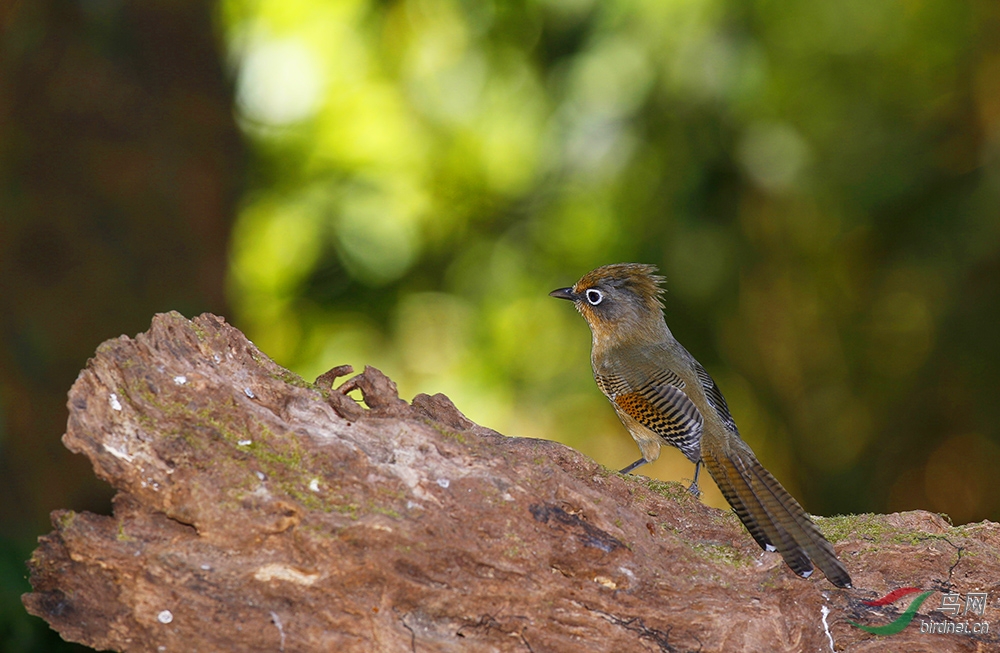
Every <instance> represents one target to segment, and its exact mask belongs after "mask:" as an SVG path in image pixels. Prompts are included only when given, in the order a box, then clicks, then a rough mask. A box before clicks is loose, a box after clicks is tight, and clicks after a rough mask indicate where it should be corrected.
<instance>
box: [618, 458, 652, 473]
mask: <svg viewBox="0 0 1000 653" xmlns="http://www.w3.org/2000/svg"><path fill="white" fill-rule="evenodd" d="M646 462H648V461H647V460H646V459H645V458H640V459H639V460H637V461H635V462H634V463H632V464H631V465H629V466H628V467H626V468H625V469H623V470H622V471H620V472H618V473H619V474H628V473H629V472H631V471H632V470H633V469H635V468H636V467H641V466H642V465H645V464H646Z"/></svg>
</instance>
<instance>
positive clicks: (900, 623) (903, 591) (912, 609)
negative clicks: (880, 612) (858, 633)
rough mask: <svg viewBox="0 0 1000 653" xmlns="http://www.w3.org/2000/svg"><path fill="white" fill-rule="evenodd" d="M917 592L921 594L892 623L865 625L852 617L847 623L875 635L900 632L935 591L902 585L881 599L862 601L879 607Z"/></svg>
mask: <svg viewBox="0 0 1000 653" xmlns="http://www.w3.org/2000/svg"><path fill="white" fill-rule="evenodd" d="M917 593H920V596H918V597H917V598H915V599H913V601H911V602H910V605H909V606H908V607H907V608H906V610H904V611H903V614H901V615H899V616H898V617H896V619H895V621H892V622H891V623H887V624H885V625H884V626H865V625H863V624H859V623H856V622H854V621H851V620H850V619H848V620H847V623H849V624H851V625H852V626H857V627H858V628H860V629H861V630H864V631H866V632H869V633H872V634H874V635H895V634H896V633H898V632H899V631H901V630H903V629H904V628H906V627H907V626H909V625H910V622H911V621H913V617H914V615H916V614H917V610H919V609H920V606H921V604H923V602H924V601H926V600H927V597H928V596H930V595H931V594H933V593H934V592H933V590H930V591H922V590H921V589H920V588H919V587H900V588H899V589H897V590H893V591H891V592H889V593H888V594H886V595H885V596H883V597H882V598H880V599H876V600H874V601H862V603H864V604H865V605H867V606H871V607H873V608H879V607H882V606H883V605H889V604H890V603H895V602H896V601H898V600H899V599H901V598H903V597H904V596H910V595H912V594H917Z"/></svg>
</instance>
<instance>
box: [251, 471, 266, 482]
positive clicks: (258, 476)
mask: <svg viewBox="0 0 1000 653" xmlns="http://www.w3.org/2000/svg"><path fill="white" fill-rule="evenodd" d="M254 474H256V475H257V478H259V479H260V480H262V481H263V480H264V479H266V478H267V477H266V476H264V472H254Z"/></svg>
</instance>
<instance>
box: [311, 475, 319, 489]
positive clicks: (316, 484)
mask: <svg viewBox="0 0 1000 653" xmlns="http://www.w3.org/2000/svg"><path fill="white" fill-rule="evenodd" d="M309 489H310V490H312V491H313V492H319V479H318V478H314V479H313V480H311V481H309Z"/></svg>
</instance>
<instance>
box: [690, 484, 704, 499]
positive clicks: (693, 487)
mask: <svg viewBox="0 0 1000 653" xmlns="http://www.w3.org/2000/svg"><path fill="white" fill-rule="evenodd" d="M687 491H688V492H689V493H690V494H691V496H693V497H694V498H695V499H700V498H701V490H700V489H698V481H691V485H689V486H688V489H687Z"/></svg>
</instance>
